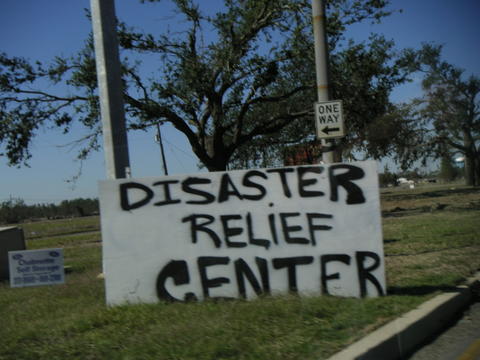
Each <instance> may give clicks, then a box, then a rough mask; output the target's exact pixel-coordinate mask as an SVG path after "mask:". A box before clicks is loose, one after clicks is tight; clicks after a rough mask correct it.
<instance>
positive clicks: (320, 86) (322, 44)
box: [312, 0, 333, 164]
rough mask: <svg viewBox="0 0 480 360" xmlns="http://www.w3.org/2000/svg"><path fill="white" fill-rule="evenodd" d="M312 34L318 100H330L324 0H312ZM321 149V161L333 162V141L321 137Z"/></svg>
mask: <svg viewBox="0 0 480 360" xmlns="http://www.w3.org/2000/svg"><path fill="white" fill-rule="evenodd" d="M312 16H313V36H314V39H315V70H316V74H317V96H318V101H319V102H322V101H328V100H330V92H329V78H328V77H329V75H328V47H327V34H326V31H325V4H324V0H312ZM321 142H322V149H325V148H326V149H329V151H323V155H322V158H323V162H324V163H326V164H330V163H333V151H331V150H330V148H331V146H332V145H333V143H332V142H331V141H328V140H326V139H321Z"/></svg>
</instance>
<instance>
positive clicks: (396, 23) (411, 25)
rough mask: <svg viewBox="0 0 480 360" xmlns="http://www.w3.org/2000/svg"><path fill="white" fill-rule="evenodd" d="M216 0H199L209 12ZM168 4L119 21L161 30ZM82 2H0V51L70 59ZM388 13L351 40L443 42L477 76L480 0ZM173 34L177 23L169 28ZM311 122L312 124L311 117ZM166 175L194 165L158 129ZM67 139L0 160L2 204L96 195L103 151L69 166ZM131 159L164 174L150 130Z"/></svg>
mask: <svg viewBox="0 0 480 360" xmlns="http://www.w3.org/2000/svg"><path fill="white" fill-rule="evenodd" d="M217 2H218V0H202V1H201V3H202V5H203V4H205V5H206V6H209V7H210V8H214V6H215V4H216V3H217ZM167 4H168V2H167V1H164V2H162V3H161V4H160V5H155V4H144V5H142V4H140V2H139V1H137V0H117V1H116V7H117V16H118V17H119V18H120V19H122V20H125V21H126V22H127V23H129V24H132V25H137V26H141V27H143V28H147V29H149V30H152V31H162V29H166V26H167V24H168V21H166V14H167V9H166V8H165V7H166V6H168V5H167ZM89 5H90V4H89V1H88V0H1V1H0V51H2V52H6V53H7V54H9V55H12V56H21V57H26V58H28V59H30V60H37V59H38V60H41V61H46V62H48V61H49V60H50V59H52V58H53V57H54V56H55V55H63V56H69V55H72V54H74V53H75V51H76V50H78V49H79V48H80V47H81V46H82V44H83V41H84V40H85V38H86V36H87V34H88V33H89V31H90V29H91V28H90V26H91V25H90V23H89V21H88V19H87V18H86V17H85V12H84V9H85V8H89ZM391 8H392V9H403V12H402V13H396V14H394V15H392V16H390V17H388V18H386V19H384V20H383V23H382V24H380V25H374V26H371V25H361V26H360V25H359V26H354V27H352V28H351V29H350V32H349V35H350V36H352V37H354V38H355V39H357V40H361V39H366V38H368V35H369V34H370V33H371V32H377V33H383V34H385V36H386V37H387V38H389V39H393V40H395V42H396V44H397V47H398V48H405V47H414V48H418V47H420V45H421V44H422V43H423V42H434V43H437V44H443V45H444V53H443V54H444V58H445V59H446V60H447V61H449V62H451V63H453V64H455V65H456V66H459V67H461V68H464V69H465V70H466V72H467V74H477V75H480V40H479V39H480V25H479V23H478V15H479V14H480V1H478V0H392V5H391ZM168 26H170V28H171V29H175V27H176V26H178V25H177V24H170V25H168ZM418 95H419V84H418V82H414V83H412V84H409V85H406V86H403V87H402V88H399V89H398V90H397V91H395V94H394V100H396V101H406V100H408V99H409V98H411V97H413V96H418ZM312 121H313V119H312ZM162 132H163V135H164V141H165V144H164V146H165V150H166V157H167V163H168V167H169V172H170V173H171V174H175V173H191V172H197V171H198V168H197V160H196V158H195V156H194V155H193V154H192V153H191V151H190V150H189V146H188V143H187V142H186V140H185V139H184V138H183V136H182V135H181V134H179V133H178V132H177V131H175V130H174V129H173V128H171V127H169V126H164V127H162ZM81 133H82V129H81V128H74V134H72V136H65V135H63V134H61V133H60V132H58V131H55V130H52V129H45V130H42V131H40V132H39V134H38V136H37V137H36V138H35V139H34V141H33V145H32V154H33V158H32V159H31V161H30V162H29V164H30V167H29V168H25V167H22V168H16V167H8V166H7V162H6V159H4V158H0V202H1V201H4V200H7V199H9V198H10V197H15V198H22V199H24V200H25V201H26V202H27V203H41V202H58V201H61V200H64V199H72V198H77V197H97V195H98V191H97V182H98V180H101V179H104V178H105V167H104V160H103V153H102V152H99V153H95V154H93V156H91V157H90V158H89V160H87V161H86V162H84V163H83V164H80V163H78V162H77V161H75V155H76V150H75V149H72V147H71V146H68V144H69V143H70V142H72V141H73V140H75V139H76V138H78V136H79V135H81ZM129 147H130V160H131V165H132V172H133V176H134V177H144V176H158V175H161V174H162V168H161V160H160V152H159V147H158V144H156V143H155V142H154V131H153V130H151V131H149V132H140V133H136V134H130V135H129ZM80 166H82V175H81V177H80V178H79V179H78V180H77V181H76V182H75V184H74V185H73V184H72V183H71V182H68V180H69V179H71V178H72V177H73V176H75V174H76V173H77V172H78V170H79V169H80Z"/></svg>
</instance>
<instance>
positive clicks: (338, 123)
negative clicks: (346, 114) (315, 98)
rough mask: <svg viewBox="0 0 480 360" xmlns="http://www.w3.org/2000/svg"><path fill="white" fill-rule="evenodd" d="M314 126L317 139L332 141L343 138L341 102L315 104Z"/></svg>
mask: <svg viewBox="0 0 480 360" xmlns="http://www.w3.org/2000/svg"><path fill="white" fill-rule="evenodd" d="M315 125H316V128H317V138H318V139H333V138H340V137H344V136H345V128H344V122H343V110H342V101H341V100H333V101H324V102H317V103H315Z"/></svg>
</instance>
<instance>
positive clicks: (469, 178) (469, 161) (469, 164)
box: [464, 154, 475, 186]
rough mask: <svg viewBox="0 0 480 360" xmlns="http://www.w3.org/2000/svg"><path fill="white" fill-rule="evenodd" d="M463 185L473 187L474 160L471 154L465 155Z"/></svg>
mask: <svg viewBox="0 0 480 360" xmlns="http://www.w3.org/2000/svg"><path fill="white" fill-rule="evenodd" d="M464 167H465V184H466V185H469V186H473V185H475V158H474V157H472V155H471V154H465V161H464Z"/></svg>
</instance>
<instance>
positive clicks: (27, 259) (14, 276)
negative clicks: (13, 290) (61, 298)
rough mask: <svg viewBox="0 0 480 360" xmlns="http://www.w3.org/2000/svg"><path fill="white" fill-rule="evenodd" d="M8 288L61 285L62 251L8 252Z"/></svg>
mask: <svg viewBox="0 0 480 360" xmlns="http://www.w3.org/2000/svg"><path fill="white" fill-rule="evenodd" d="M8 260H9V268H10V287H24V286H41V285H55V284H63V283H64V282H65V272H64V268H63V249H41V250H24V251H9V252H8Z"/></svg>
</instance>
